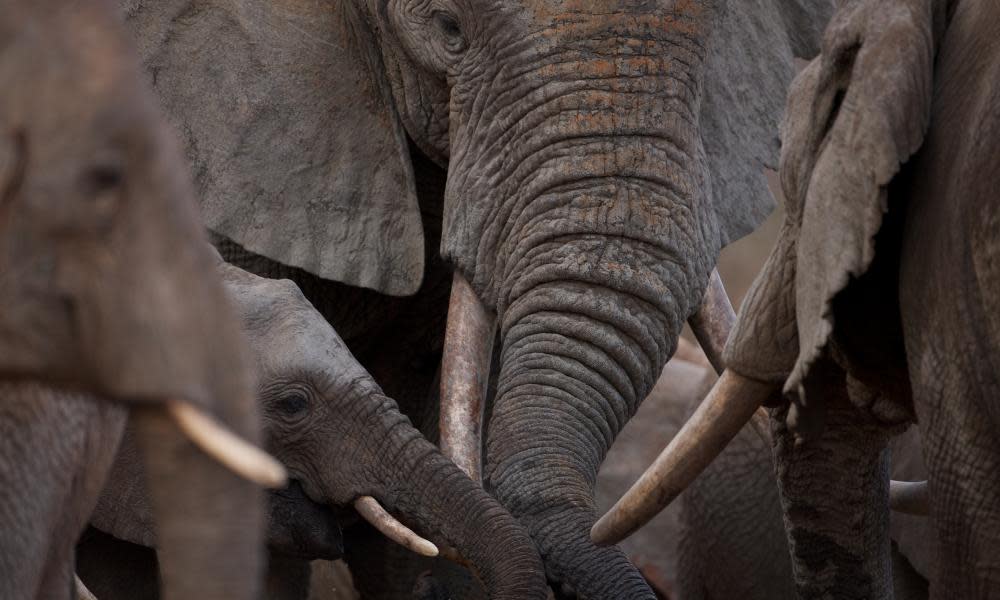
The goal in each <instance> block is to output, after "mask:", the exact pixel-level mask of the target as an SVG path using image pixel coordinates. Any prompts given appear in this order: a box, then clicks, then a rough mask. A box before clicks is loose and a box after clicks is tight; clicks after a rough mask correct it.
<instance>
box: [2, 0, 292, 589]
mask: <svg viewBox="0 0 1000 600" xmlns="http://www.w3.org/2000/svg"><path fill="white" fill-rule="evenodd" d="M0 15H2V16H0V82H2V85H3V88H4V93H3V94H2V97H0V305H2V306H3V310H2V311H0V377H2V378H4V379H7V380H35V381H43V382H46V383H51V384H58V385H63V386H71V387H76V388H78V389H82V390H84V391H88V392H92V393H94V394H97V395H100V396H102V397H107V398H110V399H112V400H114V401H120V402H126V403H129V404H131V405H132V406H133V407H135V410H134V411H133V413H134V415H135V419H136V422H137V428H138V429H139V430H140V431H141V435H140V441H141V443H142V444H143V445H144V447H145V449H146V450H147V452H146V458H147V460H148V463H149V464H148V469H149V470H150V472H151V474H152V475H153V477H152V479H153V481H155V482H156V484H155V485H154V486H153V491H154V504H155V505H156V507H157V521H158V524H159V526H160V534H161V541H162V544H163V548H164V554H165V556H166V557H167V558H166V560H165V563H166V565H165V581H167V582H168V583H176V584H177V585H175V586H168V591H169V592H170V593H171V594H174V595H176V596H177V597H191V595H192V594H194V593H195V592H194V590H197V595H198V596H199V597H213V598H214V597H222V596H225V597H228V598H233V597H239V598H251V597H254V594H255V593H256V589H257V588H258V585H259V581H258V577H257V573H258V571H259V566H260V556H259V555H260V552H259V548H258V545H259V544H258V540H259V535H260V534H259V529H260V528H259V524H260V517H261V515H260V506H259V499H258V497H257V496H258V493H257V491H256V490H255V489H254V488H253V486H251V485H250V483H249V482H247V481H243V480H242V479H240V478H238V477H237V476H236V475H235V474H234V473H230V472H229V471H228V470H227V469H224V468H223V467H222V465H220V464H218V463H217V462H216V460H214V459H212V458H210V457H209V456H208V455H206V452H208V453H210V454H213V455H214V456H215V457H216V458H218V459H220V460H223V461H224V462H226V464H227V465H229V466H230V467H232V468H234V469H235V470H237V471H240V472H241V473H243V474H244V475H248V476H250V477H253V478H255V479H258V480H263V481H267V482H270V483H278V482H280V481H281V479H282V478H283V471H282V469H281V467H280V465H278V464H277V463H275V462H274V461H273V459H270V457H266V456H265V455H263V453H262V452H260V451H258V450H256V448H254V447H252V446H250V445H249V444H248V443H247V442H245V441H243V440H242V439H241V438H238V437H236V435H234V433H233V432H231V431H229V430H228V429H226V428H224V427H222V426H220V425H219V424H218V421H221V422H224V423H226V424H227V425H228V427H230V428H231V429H232V430H233V431H235V433H236V434H238V435H239V436H242V437H243V438H246V439H248V440H250V441H253V440H255V439H256V438H257V436H258V435H259V432H258V429H257V427H258V421H257V415H256V411H255V409H254V405H253V403H252V393H251V390H252V382H251V379H250V370H249V365H248V363H247V361H246V358H245V357H244V356H243V354H242V353H241V351H240V349H241V348H242V341H241V337H240V333H239V329H238V326H237V324H236V320H235V318H234V316H233V314H232V311H231V308H230V306H229V304H228V301H227V299H226V297H225V294H224V291H223V289H222V286H221V285H220V284H219V282H218V278H217V275H216V273H215V272H214V265H213V261H212V257H211V254H210V253H209V252H208V245H207V243H206V241H205V234H204V230H203V228H202V227H201V225H200V222H199V218H198V212H197V208H196V205H195V202H194V197H193V193H192V189H191V184H190V181H189V179H188V175H187V171H186V168H185V165H184V162H183V160H182V157H181V155H180V153H179V149H178V148H177V147H176V144H175V142H173V141H172V139H171V135H170V133H169V129H168V128H167V126H166V124H165V123H164V122H163V119H162V117H161V116H160V113H159V112H158V110H157V107H156V103H155V100H154V98H153V96H152V95H151V94H150V92H149V90H148V89H147V87H146V85H145V82H144V81H143V79H142V77H141V75H140V71H139V67H138V64H137V63H136V60H135V51H134V48H133V46H132V44H131V43H130V42H129V40H128V36H127V33H126V32H125V31H124V30H123V29H122V26H121V23H120V20H119V19H118V18H117V16H116V14H115V11H114V6H113V5H112V4H111V3H109V2H104V1H97V2H82V3H66V2H55V1H47V0H43V1H39V2H30V3H23V2H15V1H4V2H2V3H0ZM217 420H218V421H217ZM182 430H183V432H184V434H182V433H181V431H182ZM189 438H190V440H191V441H194V442H195V443H196V444H197V445H198V446H199V447H200V449H199V448H198V447H196V446H194V445H192V444H191V441H189ZM205 498H208V500H207V501H206V500H205ZM234 506H238V507H239V509H238V510H233V507H234ZM15 539H16V537H15ZM223 549H225V551H223ZM185 586H189V587H185Z"/></svg>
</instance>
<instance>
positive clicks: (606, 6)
mask: <svg viewBox="0 0 1000 600" xmlns="http://www.w3.org/2000/svg"><path fill="white" fill-rule="evenodd" d="M524 1H525V3H526V6H527V7H528V9H529V10H531V12H532V15H533V16H534V17H535V18H537V19H542V20H552V21H555V22H560V23H561V22H573V21H575V20H576V19H577V18H579V17H581V16H587V15H595V16H601V17H602V20H604V22H605V23H606V24H611V25H614V24H616V23H631V24H632V25H633V27H634V26H635V25H640V26H642V27H648V26H654V27H656V28H658V29H662V30H664V31H676V30H677V29H678V28H679V27H683V26H685V22H690V20H691V19H697V18H698V17H700V16H701V15H702V14H703V12H704V11H705V8H704V6H703V4H704V3H703V2H696V1H694V0H524Z"/></svg>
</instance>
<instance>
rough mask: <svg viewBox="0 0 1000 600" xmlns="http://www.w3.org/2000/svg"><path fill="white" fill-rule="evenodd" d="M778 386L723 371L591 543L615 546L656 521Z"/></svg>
mask: <svg viewBox="0 0 1000 600" xmlns="http://www.w3.org/2000/svg"><path fill="white" fill-rule="evenodd" d="M776 387H777V386H776V385H775V384H773V383H765V382H762V381H758V380H756V379H751V378H749V377H744V376H742V375H739V374H738V373H735V372H733V371H730V370H726V371H724V372H723V373H722V376H721V377H719V380H718V381H716V382H715V385H714V386H713V387H712V390H711V391H710V392H709V393H708V396H707V397H706V398H705V400H704V401H703V402H702V403H701V405H700V406H698V410H696V411H695V412H694V414H693V415H691V418H690V419H689V420H688V422H687V423H685V424H684V427H682V428H681V430H680V431H679V432H678V433H677V435H676V436H674V439H672V440H671V441H670V444H668V445H667V447H666V448H664V449H663V452H661V453H660V456H658V457H657V458H656V460H655V461H654V462H653V464H652V465H651V466H650V467H649V468H648V469H646V472H645V473H643V474H642V477H640V478H639V481H637V482H635V484H633V485H632V488H631V489H629V491H628V492H626V493H625V495H624V496H622V497H621V499H620V500H618V502H617V503H615V505H614V506H613V507H612V508H611V510H610V511H608V513H607V514H606V515H604V516H603V517H601V518H600V520H598V521H597V523H596V524H595V525H594V527H593V529H591V530H590V537H591V539H593V540H594V542H595V543H597V544H599V545H602V546H606V545H610V544H614V543H617V542H619V541H621V540H622V539H624V538H626V537H628V536H629V535H630V534H631V533H632V532H634V531H635V530H636V529H638V528H639V527H641V526H642V525H644V524H645V523H646V522H648V521H649V520H650V519H652V518H653V517H655V516H656V515H657V513H659V512H660V511H661V510H663V509H664V508H665V507H666V506H667V505H668V504H670V503H671V502H672V501H673V500H674V498H676V497H677V496H678V495H679V494H680V493H681V492H682V491H684V489H685V488H686V487H687V486H688V485H690V484H691V482H692V481H694V479H695V478H696V477H697V476H698V475H700V474H701V472H702V471H704V470H705V468H706V467H708V465H709V464H711V463H712V461H713V460H715V457H716V456H718V455H719V453H720V452H722V450H723V449H725V447H726V444H728V443H729V442H730V440H732V439H733V437H734V436H736V434H737V433H739V431H740V429H742V428H743V426H744V425H746V424H747V422H748V421H749V420H750V419H751V418H752V417H753V416H754V413H755V412H756V411H757V409H758V408H759V407H760V405H761V404H763V402H764V401H765V400H767V398H768V396H770V395H771V393H772V392H773V391H774V390H775V389H776Z"/></svg>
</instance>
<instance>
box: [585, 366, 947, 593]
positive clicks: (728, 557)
mask: <svg viewBox="0 0 1000 600" xmlns="http://www.w3.org/2000/svg"><path fill="white" fill-rule="evenodd" d="M715 380H716V375H715V373H714V372H713V371H712V370H711V368H710V367H707V366H704V365H701V364H695V363H691V362H687V361H686V360H682V359H677V358H676V357H675V358H674V359H672V360H671V361H670V362H669V363H667V366H666V367H665V368H664V370H663V373H662V375H661V377H660V380H659V381H658V382H657V384H656V387H655V388H654V391H653V392H652V393H651V394H650V396H649V397H648V398H647V399H646V400H645V401H644V402H643V405H642V407H641V408H640V409H639V413H638V414H637V415H636V418H634V419H633V420H632V421H630V422H629V424H628V425H627V426H626V427H625V429H624V430H623V431H622V434H621V435H620V436H619V437H618V439H617V440H616V441H615V445H614V447H613V448H612V449H611V452H610V453H609V454H608V459H607V460H606V461H605V464H604V466H603V467H602V469H601V473H600V476H599V478H598V500H599V504H600V505H601V506H602V507H606V508H610V506H611V504H612V503H613V502H614V501H616V500H617V499H618V498H619V497H620V496H621V493H622V490H624V489H627V488H628V486H630V485H631V484H632V483H633V482H634V481H635V480H636V479H637V478H638V477H639V476H640V475H641V474H642V471H643V469H645V468H646V466H647V465H648V464H649V463H650V461H651V460H652V459H653V458H655V457H656V455H657V454H658V453H659V452H660V450H662V449H663V447H664V446H666V444H667V443H668V442H669V441H670V439H671V437H672V436H673V435H674V434H676V433H677V431H678V430H679V429H680V428H681V426H682V425H683V424H684V422H685V421H686V420H687V418H688V416H689V415H690V414H691V413H692V412H693V411H694V410H695V408H697V406H698V404H700V402H701V399H702V398H704V396H705V394H706V393H707V392H708V390H709V388H710V387H711V386H712V384H713V383H714V381H715ZM891 446H892V476H893V478H894V479H900V480H906V481H913V480H921V479H925V478H926V476H927V473H926V470H925V469H924V468H923V461H922V459H921V456H920V445H919V438H918V436H917V433H916V429H915V428H911V429H910V430H908V431H907V432H906V433H905V434H904V435H900V436H898V437H896V438H894V439H893V441H892V444H891ZM772 462H773V461H772V456H771V440H770V436H769V434H768V432H767V428H766V423H765V424H764V426H763V427H761V428H760V429H758V428H755V427H754V426H753V425H748V426H746V427H745V428H744V429H743V430H742V431H741V432H740V433H739V434H738V435H737V436H736V438H735V439H734V440H733V442H732V443H730V445H729V446H728V447H727V448H726V450H725V451H724V452H723V453H722V454H721V455H720V456H719V457H718V458H717V459H716V460H715V461H714V462H713V463H712V465H711V466H710V467H709V469H707V470H706V471H705V472H703V473H702V474H701V475H700V476H699V477H698V478H697V479H696V480H695V481H694V482H693V483H692V484H691V486H689V487H688V488H687V489H686V490H685V491H684V493H683V494H682V495H681V497H680V498H679V500H678V502H676V503H674V504H673V505H671V507H670V508H668V510H665V511H663V512H661V513H660V514H659V515H658V516H657V517H656V518H655V519H654V520H652V521H650V523H648V524H646V525H645V526H643V527H642V529H640V530H639V531H637V532H636V533H635V534H633V535H631V536H629V538H627V539H626V540H624V541H623V542H622V549H623V550H624V551H625V552H626V554H627V555H628V556H629V558H630V559H631V560H632V561H633V562H634V563H636V564H637V565H638V566H639V567H640V568H641V569H642V572H643V574H644V575H645V576H646V577H647V579H648V580H650V582H651V583H653V582H655V583H657V584H658V588H659V589H660V590H663V591H664V596H666V597H669V598H674V599H675V600H676V599H680V600H727V599H730V598H741V599H742V598H745V599H748V600H782V599H787V600H791V599H794V598H796V590H795V583H794V579H793V577H792V565H791V557H790V555H789V551H788V542H787V541H786V538H785V528H784V522H783V518H782V510H781V501H780V497H779V494H778V485H777V481H776V479H775V475H774V471H773V467H772ZM891 518H892V540H893V556H892V560H893V591H894V597H895V598H896V600H925V599H926V598H927V580H926V577H927V576H928V575H929V573H930V559H931V557H930V550H931V548H932V544H931V541H930V540H931V537H930V536H931V535H932V533H931V531H930V527H929V523H928V520H927V519H926V518H924V517H915V516H910V515H902V514H900V513H893V514H892V517H891ZM897 547H898V550H897Z"/></svg>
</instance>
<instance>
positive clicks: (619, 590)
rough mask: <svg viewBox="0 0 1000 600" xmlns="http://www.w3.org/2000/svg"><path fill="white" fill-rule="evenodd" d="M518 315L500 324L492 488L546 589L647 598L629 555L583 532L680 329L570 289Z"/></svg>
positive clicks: (588, 290)
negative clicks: (549, 582)
mask: <svg viewBox="0 0 1000 600" xmlns="http://www.w3.org/2000/svg"><path fill="white" fill-rule="evenodd" d="M519 304H520V306H522V307H524V308H527V307H528V306H531V310H525V311H524V312H523V313H522V312H521V311H509V312H508V313H507V315H506V318H505V319H504V326H503V332H504V350H503V357H502V359H501V361H502V365H503V366H502V367H501V375H500V379H499V384H498V389H497V399H496V404H495V406H494V410H493V417H492V421H491V424H490V432H489V439H488V442H487V456H488V467H487V474H488V485H489V486H490V488H491V489H492V490H493V491H494V493H495V494H496V496H497V498H498V499H499V500H500V501H501V502H502V503H503V504H504V505H505V506H507V507H508V508H509V509H510V510H511V511H512V512H513V513H514V515H515V516H517V517H518V518H519V519H521V520H522V522H524V523H525V524H526V525H527V526H528V528H529V530H530V531H531V532H532V534H533V536H534V538H535V541H536V543H537V544H538V545H539V548H540V550H541V552H542V555H543V556H544V557H545V559H546V565H547V567H548V568H549V570H550V572H549V577H550V578H551V579H553V580H555V581H558V582H563V583H567V584H569V585H570V586H571V587H572V588H574V591H575V592H577V593H579V594H580V595H582V596H583V597H587V598H653V597H654V596H653V595H652V591H651V590H650V589H649V588H648V586H647V585H646V583H645V581H644V580H643V578H642V577H641V575H640V574H639V573H638V571H636V570H635V568H634V567H633V566H632V565H631V564H630V563H629V562H628V560H627V559H626V558H625V555H624V554H623V553H622V552H621V551H620V550H619V549H617V548H614V547H612V548H598V547H596V546H595V545H594V544H593V542H591V540H590V533H589V532H590V528H591V526H592V525H593V524H594V521H595V519H596V515H595V505H594V484H595V480H596V477H597V471H598V469H599V467H600V464H601V461H602V460H603V459H604V456H605V454H606V453H607V451H608V449H609V448H610V446H611V443H612V441H613V440H614V438H615V436H616V435H617V433H618V432H619V430H620V429H621V428H622V427H623V426H624V424H625V422H626V421H627V420H628V419H629V418H630V417H631V416H632V414H633V413H634V412H635V410H636V408H637V407H638V403H639V401H640V400H642V398H644V397H645V395H646V394H647V393H648V391H649V390H650V389H652V385H653V383H654V381H655V380H654V377H653V373H655V372H657V370H658V368H659V366H661V364H662V363H661V361H665V360H666V356H667V355H668V353H669V350H670V348H668V347H666V343H667V340H671V339H675V336H676V333H673V332H676V331H677V330H679V328H680V324H679V323H678V322H676V321H674V322H673V323H665V322H664V321H667V318H666V317H663V316H660V315H658V314H656V313H653V315H652V316H649V315H647V313H651V312H653V311H652V310H651V309H649V308H644V307H642V306H641V301H638V300H637V299H636V298H634V297H631V296H629V295H626V294H622V293H620V292H615V291H612V290H609V289H607V288H599V289H594V288H593V287H591V286H586V285H583V284H576V283H570V282H564V283H561V284H553V285H550V286H543V287H540V288H536V289H535V290H533V291H532V292H530V293H529V294H528V295H526V296H525V297H524V298H522V299H521V300H520V301H519ZM613 324H617V326H615V325H613ZM665 330H666V331H665ZM670 330H672V332H671V333H667V331H670ZM658 334H659V335H658Z"/></svg>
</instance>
